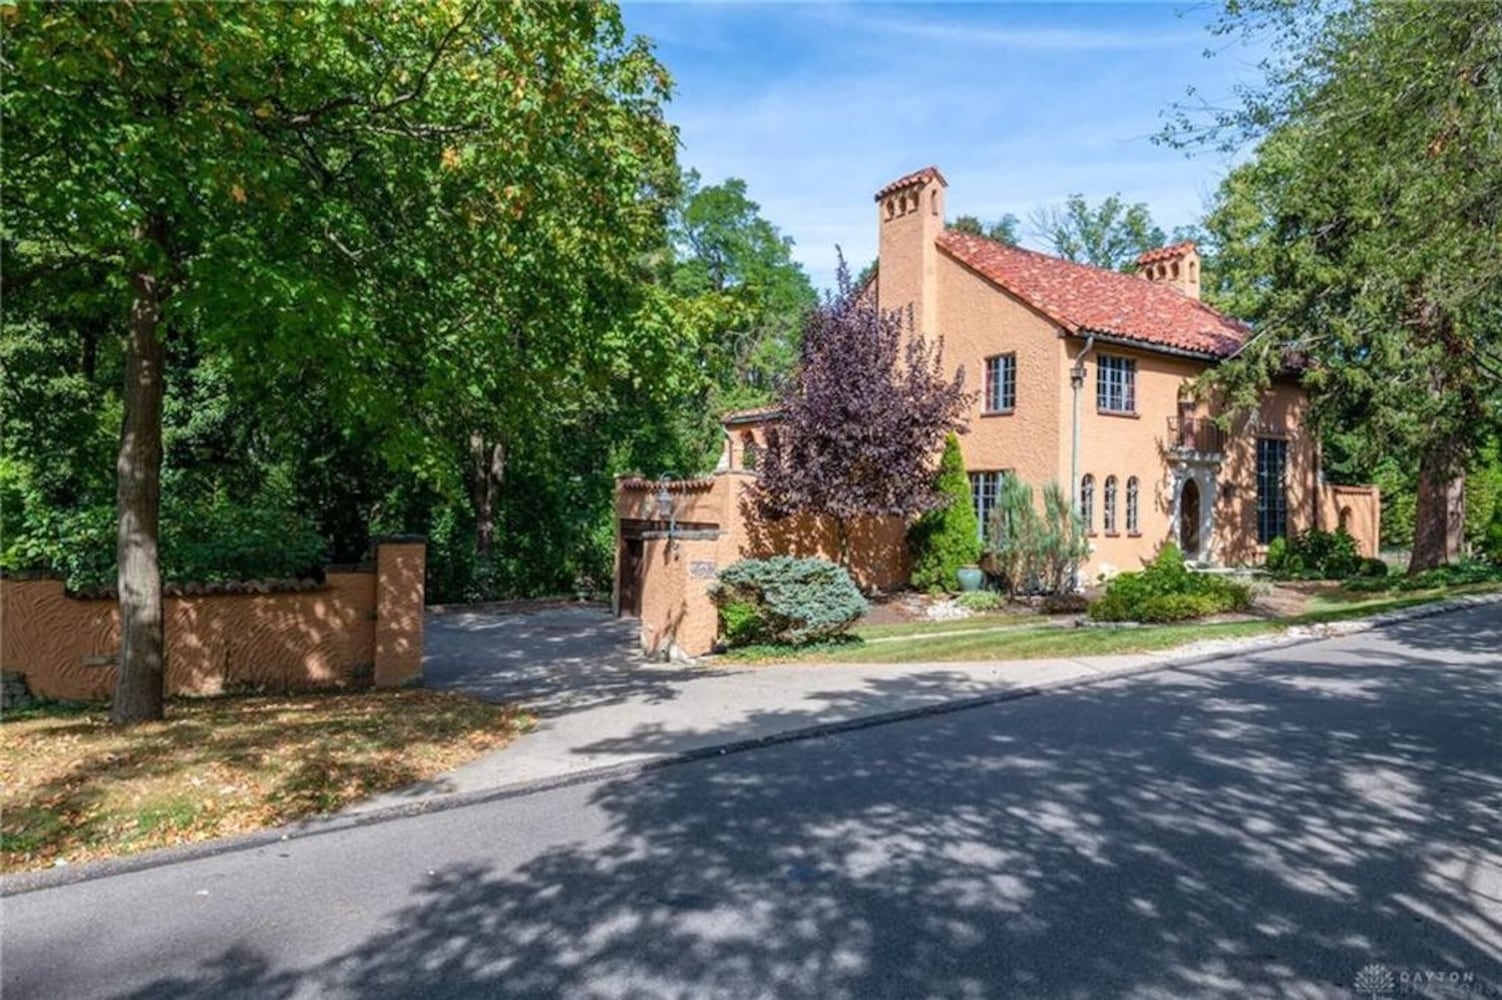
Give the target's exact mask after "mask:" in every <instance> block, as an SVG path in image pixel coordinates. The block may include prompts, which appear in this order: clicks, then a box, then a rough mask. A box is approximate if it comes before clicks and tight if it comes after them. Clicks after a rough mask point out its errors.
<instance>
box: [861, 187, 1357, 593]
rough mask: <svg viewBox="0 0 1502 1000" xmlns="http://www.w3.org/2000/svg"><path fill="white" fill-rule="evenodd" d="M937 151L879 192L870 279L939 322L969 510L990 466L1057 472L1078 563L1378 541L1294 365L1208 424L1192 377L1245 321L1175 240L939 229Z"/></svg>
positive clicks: (1232, 342)
mask: <svg viewBox="0 0 1502 1000" xmlns="http://www.w3.org/2000/svg"><path fill="white" fill-rule="evenodd" d="M946 187H947V182H946V181H945V180H944V177H943V175H942V174H941V173H940V172H939V171H938V170H937V169H936V168H934V167H927V168H925V169H923V170H919V171H917V172H916V173H912V174H908V175H907V176H905V177H901V178H899V179H897V180H895V181H893V182H892V183H890V184H887V185H886V186H884V187H883V188H881V190H879V191H878V192H877V193H876V207H877V225H878V227H879V231H880V250H879V263H878V269H877V277H876V279H875V280H876V294H877V299H878V303H879V305H880V307H881V308H882V309H884V310H894V309H897V310H904V311H906V310H909V309H910V310H911V315H912V317H913V326H914V333H915V334H916V335H917V336H922V337H934V338H941V339H942V343H943V348H944V361H945V365H946V367H950V368H953V367H957V366H959V367H963V368H964V371H965V378H966V380H967V383H968V387H969V388H970V390H971V391H972V392H974V393H975V394H976V399H977V402H976V405H975V408H974V411H973V412H972V413H971V415H970V421H969V433H968V434H965V435H963V436H962V438H961V447H962V450H963V451H964V455H965V465H966V468H967V470H968V471H969V474H970V483H971V491H972V496H973V502H974V504H975V508H976V512H977V514H979V515H980V516H981V520H982V522H984V520H985V516H986V514H987V513H988V512H989V510H990V509H991V507H992V505H993V504H994V503H995V501H996V497H997V493H998V490H999V486H1000V482H1001V478H1002V477H1003V476H1006V475H1016V476H1020V477H1022V479H1024V480H1025V481H1027V482H1029V483H1032V484H1034V485H1035V486H1041V485H1042V484H1044V483H1047V482H1049V481H1054V480H1056V481H1058V482H1059V483H1061V484H1066V486H1067V488H1068V490H1069V491H1070V493H1071V495H1072V496H1073V497H1074V498H1075V501H1076V504H1077V506H1078V507H1079V509H1080V511H1081V514H1082V515H1083V517H1084V519H1085V522H1086V525H1087V529H1088V531H1089V533H1090V536H1091V538H1090V542H1091V554H1090V557H1089V561H1088V563H1087V565H1086V567H1085V570H1084V572H1085V575H1086V578H1087V579H1089V578H1093V577H1094V576H1096V575H1098V574H1102V573H1104V574H1110V573H1112V572H1114V571H1117V570H1123V569H1137V568H1140V566H1141V565H1142V562H1143V560H1145V559H1150V558H1151V557H1152V556H1153V554H1154V553H1155V552H1156V551H1157V549H1158V548H1159V547H1160V546H1161V545H1162V543H1164V542H1165V541H1168V540H1173V541H1175V542H1177V543H1178V544H1179V547H1180V548H1181V549H1182V550H1183V552H1184V554H1185V555H1186V557H1188V558H1190V559H1192V560H1195V561H1197V562H1199V563H1201V564H1203V565H1207V566H1219V565H1240V564H1250V563H1256V562H1258V561H1260V560H1261V558H1262V556H1263V554H1264V553H1265V551H1266V546H1267V544H1268V543H1269V542H1270V541H1272V539H1273V538H1276V537H1278V536H1286V535H1288V534H1290V533H1291V532H1297V531H1301V530H1304V529H1308V528H1323V529H1325V530H1334V529H1335V528H1337V527H1340V526H1344V527H1345V528H1346V529H1347V530H1348V531H1350V533H1351V534H1352V535H1353V536H1355V538H1356V539H1357V542H1358V545H1359V547H1360V548H1361V550H1362V551H1363V553H1365V554H1368V555H1375V554H1376V549H1377V537H1378V527H1379V524H1378V518H1379V517H1380V507H1379V504H1378V502H1377V500H1378V498H1377V493H1376V491H1375V490H1374V489H1372V488H1370V487H1352V486H1336V485H1332V484H1326V483H1325V482H1324V480H1323V477H1322V475H1321V471H1320V446H1319V440H1318V437H1317V435H1315V434H1313V433H1311V432H1308V431H1306V429H1305V426H1304V425H1305V418H1306V415H1307V413H1308V406H1309V401H1308V396H1307V394H1306V393H1305V391H1304V389H1303V388H1302V387H1301V386H1300V385H1299V383H1298V378H1297V375H1296V373H1290V374H1289V375H1287V376H1286V377H1284V378H1282V379H1279V380H1278V381H1277V382H1275V384H1274V385H1273V386H1272V387H1271V388H1270V389H1269V390H1268V391H1267V392H1266V394H1265V395H1264V397H1263V399H1262V402H1261V406H1260V409H1259V411H1258V412H1257V413H1256V414H1253V415H1250V416H1247V417H1244V418H1242V419H1240V420H1237V421H1236V422H1235V423H1233V424H1232V425H1231V426H1230V427H1229V428H1228V429H1226V430H1224V431H1223V430H1222V429H1221V428H1220V427H1219V426H1218V425H1217V423H1216V422H1215V420H1214V417H1216V416H1217V415H1218V414H1216V413H1214V412H1212V411H1211V409H1210V407H1209V406H1207V405H1206V404H1205V403H1201V402H1196V401H1195V399H1194V398H1193V394H1192V392H1191V386H1192V383H1193V382H1194V381H1195V379H1197V378H1198V376H1200V375H1201V374H1202V373H1203V372H1204V371H1205V370H1206V369H1207V368H1209V367H1211V366H1214V365H1216V364H1219V363H1221V362H1222V361H1224V360H1226V359H1227V358H1230V357H1232V356H1234V355H1235V354H1236V352H1237V351H1238V350H1239V349H1240V348H1241V346H1242V344H1243V343H1244V341H1245V339H1246V337H1247V336H1248V335H1249V333H1250V331H1249V329H1248V328H1247V327H1246V326H1245V325H1244V324H1242V323H1240V322H1238V321H1237V320H1234V319H1232V318H1230V317H1228V316H1225V315H1222V314H1221V313H1219V312H1217V311H1216V310H1215V309H1212V308H1211V307H1210V306H1208V305H1207V304H1205V303H1204V302H1201V301H1200V258H1199V254H1198V253H1197V252H1196V251H1195V247H1194V244H1192V243H1180V244H1177V245H1175V246H1168V247H1162V248H1160V249H1156V250H1152V251H1149V252H1148V253H1145V254H1143V255H1142V256H1141V257H1139V258H1138V260H1137V273H1136V274H1121V273H1118V272H1115V271H1108V270H1103V269H1101V268H1097V267H1091V266H1088V265H1085V264H1076V263H1072V262H1070V261H1066V260H1061V259H1059V258H1057V257H1050V256H1048V255H1046V254H1042V253H1037V252H1035V251H1032V250H1024V249H1020V248H1017V247H1010V246H1005V245H1003V244H1000V243H996V242H993V241H991V240H987V239H984V238H982V237H979V236H972V235H968V234H966V233H961V232H956V231H954V230H951V229H946V228H945V226H944V218H945V204H944V198H945V188H946Z"/></svg>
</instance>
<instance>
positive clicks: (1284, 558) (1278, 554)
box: [1267, 535, 1288, 574]
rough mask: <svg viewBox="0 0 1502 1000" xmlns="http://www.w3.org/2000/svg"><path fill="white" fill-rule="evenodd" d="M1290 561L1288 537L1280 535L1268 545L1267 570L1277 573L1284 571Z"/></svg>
mask: <svg viewBox="0 0 1502 1000" xmlns="http://www.w3.org/2000/svg"><path fill="white" fill-rule="evenodd" d="M1287 563H1288V539H1286V538H1284V537H1283V536H1282V535H1279V536H1278V537H1277V538H1274V539H1273V540H1272V541H1271V542H1269V543H1268V545H1267V571H1268V572H1269V573H1273V574H1277V573H1281V572H1283V568H1284V566H1286V565H1287Z"/></svg>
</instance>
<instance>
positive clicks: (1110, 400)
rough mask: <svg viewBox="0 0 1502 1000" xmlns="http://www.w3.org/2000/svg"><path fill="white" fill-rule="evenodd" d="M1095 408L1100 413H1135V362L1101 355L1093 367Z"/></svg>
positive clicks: (1109, 355)
mask: <svg viewBox="0 0 1502 1000" xmlns="http://www.w3.org/2000/svg"><path fill="white" fill-rule="evenodd" d="M1095 407H1096V409H1098V410H1100V412H1102V413H1136V412H1137V362H1136V360H1135V359H1133V358H1123V357H1119V356H1117V355H1115V354H1102V355H1101V356H1100V360H1099V361H1098V362H1096V366H1095Z"/></svg>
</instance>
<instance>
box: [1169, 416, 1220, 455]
mask: <svg viewBox="0 0 1502 1000" xmlns="http://www.w3.org/2000/svg"><path fill="white" fill-rule="evenodd" d="M1168 447H1169V449H1170V450H1171V451H1177V452H1189V451H1193V452H1199V453H1201V454H1207V455H1219V454H1222V453H1224V452H1225V450H1226V432H1225V431H1223V430H1221V429H1220V427H1219V426H1218V425H1217V424H1216V423H1215V421H1214V420H1212V419H1210V418H1209V417H1169V418H1168Z"/></svg>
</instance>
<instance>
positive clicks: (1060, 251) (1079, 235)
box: [1029, 194, 1164, 271]
mask: <svg viewBox="0 0 1502 1000" xmlns="http://www.w3.org/2000/svg"><path fill="white" fill-rule="evenodd" d="M1029 221H1030V222H1031V224H1032V230H1033V235H1034V236H1035V237H1037V238H1038V239H1039V240H1041V241H1042V242H1043V244H1044V245H1045V246H1047V247H1048V248H1049V249H1050V250H1051V251H1052V252H1053V253H1055V254H1057V255H1058V256H1060V257H1063V258H1064V259H1065V260H1072V261H1075V262H1076V263H1080V264H1093V265H1095V266H1096V267H1103V268H1106V269H1107V270H1111V271H1129V270H1131V269H1132V267H1133V266H1134V265H1135V263H1136V260H1137V256H1138V255H1139V254H1141V253H1142V252H1143V251H1145V250H1151V249H1153V248H1154V247H1160V246H1162V245H1163V243H1164V236H1163V230H1162V229H1159V228H1158V227H1157V226H1156V225H1154V223H1153V217H1152V213H1151V212H1150V211H1149V210H1148V207H1147V205H1146V204H1144V203H1142V202H1140V201H1139V202H1135V203H1133V204H1130V205H1129V204H1127V203H1126V202H1124V201H1122V200H1121V195H1119V194H1113V195H1111V196H1110V197H1109V198H1106V199H1105V200H1103V201H1101V202H1100V203H1099V204H1098V205H1092V204H1090V203H1089V202H1088V201H1086V200H1085V196H1084V195H1082V194H1072V195H1070V196H1069V197H1068V198H1067V199H1066V200H1065V202H1064V204H1063V205H1050V206H1048V207H1046V208H1040V209H1038V210H1036V211H1034V212H1033V213H1032V215H1031V216H1030V219H1029Z"/></svg>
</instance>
